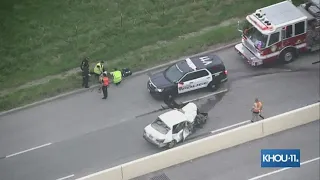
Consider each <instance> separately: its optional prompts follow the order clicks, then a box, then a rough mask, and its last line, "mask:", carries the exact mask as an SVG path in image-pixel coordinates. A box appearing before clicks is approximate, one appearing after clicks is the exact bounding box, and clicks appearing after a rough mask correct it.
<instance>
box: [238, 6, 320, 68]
mask: <svg viewBox="0 0 320 180" xmlns="http://www.w3.org/2000/svg"><path fill="white" fill-rule="evenodd" d="M238 31H240V32H241V34H242V41H241V43H239V44H237V45H236V46H235V50H236V51H237V53H239V54H240V56H241V57H242V58H244V59H245V60H246V61H247V62H248V64H250V65H251V66H260V65H263V64H268V63H271V62H277V61H279V62H281V63H284V64H287V63H290V62H292V61H293V60H295V59H296V57H297V56H298V55H299V54H300V53H302V52H308V51H309V52H310V51H311V52H312V51H317V50H319V49H320V0H309V1H308V2H306V3H304V4H301V5H299V6H295V5H294V4H293V3H292V2H291V1H289V0H287V1H283V2H280V3H277V4H273V5H270V6H267V7H264V8H261V9H258V10H256V11H255V12H254V13H252V14H250V15H248V16H247V17H246V20H245V22H244V24H243V26H242V28H240V23H239V22H238Z"/></svg>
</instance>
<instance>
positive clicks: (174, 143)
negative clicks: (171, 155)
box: [168, 140, 177, 149]
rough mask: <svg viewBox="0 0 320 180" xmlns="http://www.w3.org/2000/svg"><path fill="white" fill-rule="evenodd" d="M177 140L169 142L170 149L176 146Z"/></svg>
mask: <svg viewBox="0 0 320 180" xmlns="http://www.w3.org/2000/svg"><path fill="white" fill-rule="evenodd" d="M176 144H177V141H176V140H172V141H171V142H169V143H168V149H171V148H173V147H174V146H176Z"/></svg>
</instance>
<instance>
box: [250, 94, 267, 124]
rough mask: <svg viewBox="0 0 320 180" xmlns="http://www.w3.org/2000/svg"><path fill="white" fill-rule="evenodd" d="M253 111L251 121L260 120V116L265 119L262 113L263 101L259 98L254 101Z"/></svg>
mask: <svg viewBox="0 0 320 180" xmlns="http://www.w3.org/2000/svg"><path fill="white" fill-rule="evenodd" d="M251 111H252V118H251V122H255V121H258V120H259V117H261V118H262V119H264V117H263V116H262V115H261V112H262V102H261V101H259V99H258V98H256V99H255V102H254V103H253V107H252V109H251Z"/></svg>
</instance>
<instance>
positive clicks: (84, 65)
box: [80, 57, 90, 88]
mask: <svg viewBox="0 0 320 180" xmlns="http://www.w3.org/2000/svg"><path fill="white" fill-rule="evenodd" d="M80 69H81V71H82V87H84V88H89V85H88V83H89V76H90V71H89V58H87V57H86V58H84V59H83V60H82V62H81V65H80Z"/></svg>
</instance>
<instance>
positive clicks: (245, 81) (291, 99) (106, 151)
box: [0, 48, 319, 180]
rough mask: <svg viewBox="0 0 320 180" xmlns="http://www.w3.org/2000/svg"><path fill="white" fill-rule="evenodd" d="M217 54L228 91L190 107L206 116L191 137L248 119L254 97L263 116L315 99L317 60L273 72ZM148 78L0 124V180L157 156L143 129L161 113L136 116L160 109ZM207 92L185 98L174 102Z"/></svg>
mask: <svg viewBox="0 0 320 180" xmlns="http://www.w3.org/2000/svg"><path fill="white" fill-rule="evenodd" d="M216 54H218V55H219V56H221V58H222V59H223V60H224V62H225V64H226V67H227V68H228V70H229V82H227V83H226V84H225V85H224V87H222V88H221V90H223V89H228V92H227V93H222V94H219V95H217V96H211V97H209V98H205V99H203V100H199V101H197V102H196V103H197V104H199V105H201V106H202V107H203V109H206V110H208V111H209V116H210V120H209V121H208V124H207V125H206V126H205V128H203V129H201V130H200V131H198V132H197V134H195V136H197V135H201V134H206V133H209V132H210V131H212V130H215V129H220V128H223V127H226V126H230V125H233V124H236V123H239V122H243V121H246V120H248V119H250V112H249V109H250V108H251V106H252V103H253V102H252V101H253V99H254V98H255V97H259V98H261V99H262V101H263V102H264V109H265V114H264V115H265V116H273V115H276V114H280V113H283V112H286V111H288V110H292V109H296V108H299V107H302V106H305V105H308V104H312V103H314V102H316V101H317V100H318V97H319V66H317V65H311V62H313V61H316V60H317V59H318V55H317V54H309V55H306V56H301V57H300V58H299V60H297V61H296V62H294V63H292V64H289V65H286V66H281V67H276V68H252V67H249V66H248V65H247V64H245V62H244V61H243V60H242V59H241V58H240V57H239V56H238V55H237V54H236V53H235V52H234V50H233V48H230V49H226V50H223V51H220V52H218V53H216ZM290 70H293V71H290ZM147 79H148V76H147V75H146V74H144V75H140V76H136V77H132V78H130V79H128V80H126V81H125V82H123V84H122V85H121V86H120V87H111V88H110V89H109V94H110V97H109V99H108V100H102V99H101V97H102V95H101V94H98V93H97V92H90V91H88V92H85V93H82V94H76V95H73V96H69V97H67V98H65V99H62V100H57V101H52V102H50V103H47V104H44V105H41V106H37V107H33V108H30V109H26V110H22V111H19V112H16V113H13V114H8V115H5V116H2V117H0V157H3V158H2V159H1V158H0V174H1V178H3V179H4V180H20V179H23V180H29V179H30V180H46V179H48V180H51V179H53V180H54V179H58V178H61V177H64V176H68V175H70V174H74V175H75V176H74V177H81V176H83V175H87V174H90V173H93V172H97V171H99V170H102V169H105V168H108V167H111V166H114V165H118V164H120V163H124V162H127V161H130V160H133V159H136V158H139V157H143V156H146V155H150V154H152V153H156V152H159V151H160V150H158V149H157V148H155V147H153V146H152V145H150V144H148V143H147V142H145V140H144V139H143V138H142V130H143V128H144V127H145V126H146V125H147V124H149V123H150V122H152V121H153V120H154V119H155V118H156V116H157V115H159V114H160V113H163V112H158V113H153V114H149V115H145V116H140V117H135V116H138V115H141V114H144V113H147V112H150V111H153V110H156V109H159V108H160V106H161V105H162V104H163V103H162V102H159V101H156V100H154V99H153V98H152V97H150V95H149V94H148V92H147V89H146V82H147ZM210 93H211V92H207V91H205V90H203V91H199V92H196V93H189V94H186V95H183V96H181V97H180V98H178V101H186V100H190V99H194V98H197V97H201V96H204V95H208V94H210ZM116 95H117V96H116ZM198 138H201V137H198ZM38 146H40V147H41V148H38V149H37V148H36V147H38ZM42 146H43V147H42ZM29 149H31V150H30V151H29ZM24 151H26V152H24ZM19 152H23V153H21V154H19ZM15 153H17V154H15ZM1 180H2V179H1Z"/></svg>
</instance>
